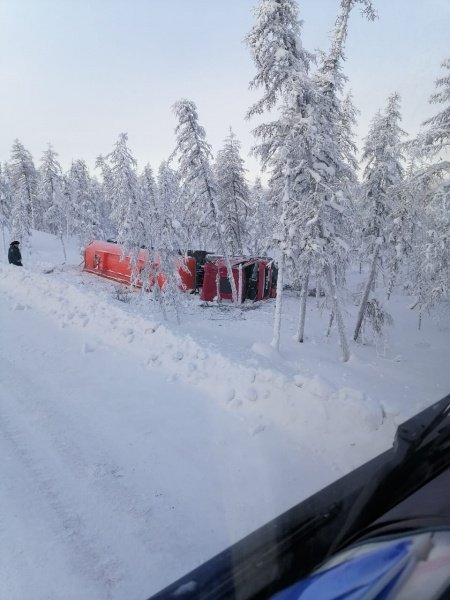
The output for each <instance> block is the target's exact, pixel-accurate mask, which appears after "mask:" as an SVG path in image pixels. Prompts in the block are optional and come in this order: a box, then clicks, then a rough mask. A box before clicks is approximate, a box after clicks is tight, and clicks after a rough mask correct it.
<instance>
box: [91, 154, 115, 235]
mask: <svg viewBox="0 0 450 600" xmlns="http://www.w3.org/2000/svg"><path fill="white" fill-rule="evenodd" d="M95 168H96V169H98V170H99V171H100V175H101V181H100V182H99V181H98V180H96V179H94V180H93V185H94V189H95V193H96V196H97V204H98V206H99V207H100V215H101V221H102V224H103V226H102V229H103V231H104V232H105V234H106V235H107V237H108V238H109V237H110V238H114V239H115V238H117V227H116V223H115V221H114V218H113V182H112V173H111V167H110V165H109V164H108V163H107V161H106V159H105V157H104V156H103V155H100V156H99V157H98V158H97V160H96V162H95Z"/></svg>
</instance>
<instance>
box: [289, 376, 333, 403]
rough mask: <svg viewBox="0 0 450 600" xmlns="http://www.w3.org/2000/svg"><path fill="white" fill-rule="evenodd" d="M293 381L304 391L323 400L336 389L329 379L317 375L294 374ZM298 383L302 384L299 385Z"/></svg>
mask: <svg viewBox="0 0 450 600" xmlns="http://www.w3.org/2000/svg"><path fill="white" fill-rule="evenodd" d="M294 381H295V385H296V386H297V387H302V388H303V389H304V390H305V392H308V393H309V394H312V395H313V396H317V397H318V398H322V399H324V400H325V399H327V398H329V397H330V395H331V394H333V393H334V392H335V391H336V388H335V387H334V386H333V385H332V384H331V383H330V382H329V381H327V380H326V379H324V378H323V377H320V376H319V375H313V377H311V378H308V377H303V376H302V375H300V374H298V375H296V376H295V378H294ZM299 383H301V384H302V385H299Z"/></svg>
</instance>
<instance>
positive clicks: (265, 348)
mask: <svg viewBox="0 0 450 600" xmlns="http://www.w3.org/2000/svg"><path fill="white" fill-rule="evenodd" d="M251 349H252V352H254V353H255V354H259V356H264V357H265V358H272V357H273V356H274V354H275V350H274V349H273V348H272V346H270V345H269V344H264V343H263V342H255V343H254V344H253V345H252V347H251Z"/></svg>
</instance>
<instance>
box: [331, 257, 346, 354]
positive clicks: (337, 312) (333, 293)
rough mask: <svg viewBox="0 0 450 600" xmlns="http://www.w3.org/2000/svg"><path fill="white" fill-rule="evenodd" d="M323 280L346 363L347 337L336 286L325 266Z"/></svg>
mask: <svg viewBox="0 0 450 600" xmlns="http://www.w3.org/2000/svg"><path fill="white" fill-rule="evenodd" d="M325 278H326V281H327V285H328V289H329V291H330V297H331V302H332V303H333V312H334V314H335V317H336V323H337V326H338V331H339V339H340V342H341V351H342V360H343V361H344V362H347V361H348V359H349V358H350V352H349V349H348V342H347V336H346V334H345V325H344V319H343V318H342V313H341V309H340V306H339V302H338V297H337V292H336V284H335V283H334V281H333V275H332V273H331V269H330V266H329V265H326V266H325Z"/></svg>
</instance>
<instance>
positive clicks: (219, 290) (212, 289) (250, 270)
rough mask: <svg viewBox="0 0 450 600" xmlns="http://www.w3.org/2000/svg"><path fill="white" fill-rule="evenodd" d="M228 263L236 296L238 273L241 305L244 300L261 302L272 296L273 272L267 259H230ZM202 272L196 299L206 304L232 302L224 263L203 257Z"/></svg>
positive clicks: (273, 287) (222, 260)
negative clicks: (200, 284)
mask: <svg viewBox="0 0 450 600" xmlns="http://www.w3.org/2000/svg"><path fill="white" fill-rule="evenodd" d="M230 262H231V267H232V271H233V279H234V282H235V284H236V290H237V292H238V294H239V287H240V286H239V272H240V271H242V285H241V298H240V301H241V302H243V301H244V300H246V299H249V300H265V299H267V298H271V297H272V296H273V291H274V290H275V277H274V271H275V269H274V266H273V260H272V259H271V258H258V257H237V258H235V257H233V258H232V259H231V260H230ZM203 268H204V273H205V274H204V278H203V288H202V291H201V295H200V298H201V299H202V300H206V301H209V302H211V301H213V300H214V299H216V298H217V297H219V299H220V300H232V294H231V285H230V281H229V279H228V273H227V267H226V264H225V259H224V258H222V257H214V256H211V257H209V258H208V257H207V262H206V263H205V266H204V267H203Z"/></svg>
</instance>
